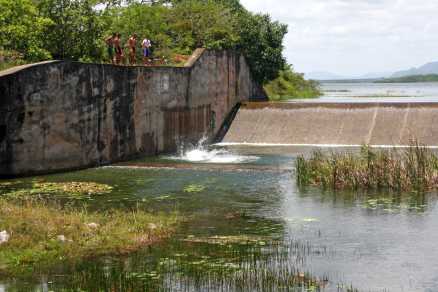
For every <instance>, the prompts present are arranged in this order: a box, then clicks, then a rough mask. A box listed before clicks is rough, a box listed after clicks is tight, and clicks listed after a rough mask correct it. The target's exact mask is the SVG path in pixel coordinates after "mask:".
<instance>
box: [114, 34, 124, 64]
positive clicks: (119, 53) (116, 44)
mask: <svg viewBox="0 0 438 292" xmlns="http://www.w3.org/2000/svg"><path fill="white" fill-rule="evenodd" d="M121 38H122V36H121V35H120V33H117V34H116V37H115V38H114V39H113V44H114V49H115V53H116V64H117V65H120V62H121V61H122V57H123V50H122V47H121V46H120V42H121Z"/></svg>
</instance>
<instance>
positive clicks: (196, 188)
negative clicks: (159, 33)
mask: <svg viewBox="0 0 438 292" xmlns="http://www.w3.org/2000/svg"><path fill="white" fill-rule="evenodd" d="M203 190H205V186H203V185H196V184H193V185H188V186H186V187H185V188H184V192H185V193H200V192H202V191H203Z"/></svg>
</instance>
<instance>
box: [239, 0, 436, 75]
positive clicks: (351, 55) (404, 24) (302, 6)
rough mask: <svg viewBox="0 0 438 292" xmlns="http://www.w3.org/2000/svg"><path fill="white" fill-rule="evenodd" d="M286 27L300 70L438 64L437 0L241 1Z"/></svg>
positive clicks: (288, 52)
mask: <svg viewBox="0 0 438 292" xmlns="http://www.w3.org/2000/svg"><path fill="white" fill-rule="evenodd" d="M241 3H242V4H243V5H244V6H245V7H246V8H248V9H249V10H251V11H254V12H263V13H269V14H270V15H271V16H272V18H273V19H276V20H279V21H281V22H284V23H287V24H288V25H289V34H288V35H287V37H286V40H285V46H286V51H285V54H286V56H287V57H288V60H289V62H291V63H292V64H294V66H295V67H296V68H297V69H298V70H301V71H303V72H311V71H330V72H335V73H339V74H345V75H353V74H354V75H356V74H363V73H367V72H385V71H395V70H399V69H405V68H409V67H412V66H418V65H422V64H423V63H426V62H430V61H438V34H437V33H436V32H438V17H437V15H438V0H422V1H418V0H269V1H266V0H241Z"/></svg>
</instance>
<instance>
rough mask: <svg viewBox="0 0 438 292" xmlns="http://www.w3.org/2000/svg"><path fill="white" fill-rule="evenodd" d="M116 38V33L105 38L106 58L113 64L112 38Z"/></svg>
mask: <svg viewBox="0 0 438 292" xmlns="http://www.w3.org/2000/svg"><path fill="white" fill-rule="evenodd" d="M115 38H116V33H113V34H112V35H111V36H109V37H107V38H106V39H105V43H106V46H107V52H108V58H109V59H110V61H111V64H114V39H115Z"/></svg>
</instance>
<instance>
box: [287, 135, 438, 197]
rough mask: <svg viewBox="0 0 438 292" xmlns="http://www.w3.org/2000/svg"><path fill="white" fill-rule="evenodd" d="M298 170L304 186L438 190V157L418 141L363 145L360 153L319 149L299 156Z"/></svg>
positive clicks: (351, 188) (299, 179)
mask: <svg viewBox="0 0 438 292" xmlns="http://www.w3.org/2000/svg"><path fill="white" fill-rule="evenodd" d="M295 169H296V178H297V183H298V185H300V186H309V185H314V186H320V187H322V188H324V189H335V190H339V189H350V190H356V189H365V190H388V191H397V192H401V191H428V190H433V189H438V157H437V155H435V154H434V153H433V152H432V151H430V150H429V149H428V148H427V147H425V146H422V145H420V144H419V143H418V142H413V143H412V144H411V145H410V147H407V148H404V149H401V150H400V149H395V148H394V149H390V150H375V149H372V148H371V147H369V146H362V148H361V150H360V152H359V153H351V152H347V153H334V152H332V153H329V154H324V153H322V152H321V151H316V152H314V153H313V154H312V156H311V157H310V158H305V157H304V156H299V157H298V158H297V160H296V164H295Z"/></svg>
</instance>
